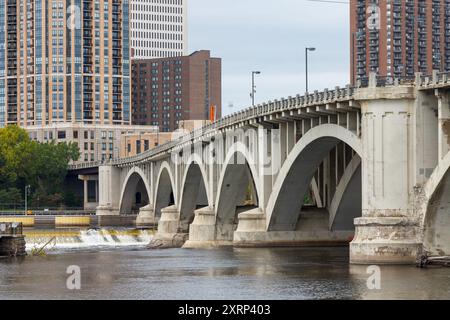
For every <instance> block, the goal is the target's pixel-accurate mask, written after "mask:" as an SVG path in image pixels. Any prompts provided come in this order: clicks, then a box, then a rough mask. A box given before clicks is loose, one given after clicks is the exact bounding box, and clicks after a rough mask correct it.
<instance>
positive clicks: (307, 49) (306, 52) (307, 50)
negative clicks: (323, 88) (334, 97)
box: [305, 47, 316, 93]
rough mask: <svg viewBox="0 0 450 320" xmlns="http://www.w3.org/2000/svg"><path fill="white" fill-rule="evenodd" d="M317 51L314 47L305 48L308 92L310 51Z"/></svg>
mask: <svg viewBox="0 0 450 320" xmlns="http://www.w3.org/2000/svg"><path fill="white" fill-rule="evenodd" d="M309 51H311V52H313V51H316V48H314V47H306V48H305V66H306V93H308V89H309V88H308V52H309Z"/></svg>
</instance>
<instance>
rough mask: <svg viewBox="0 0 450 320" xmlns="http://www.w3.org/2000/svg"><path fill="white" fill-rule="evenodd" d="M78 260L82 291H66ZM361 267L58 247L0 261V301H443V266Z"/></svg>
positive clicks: (263, 255) (315, 252)
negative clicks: (374, 270) (372, 273)
mask: <svg viewBox="0 0 450 320" xmlns="http://www.w3.org/2000/svg"><path fill="white" fill-rule="evenodd" d="M69 265H79V266H80V267H81V272H82V280H81V282H82V290H80V291H69V290H67V289H66V287H65V285H66V279H67V278H66V277H67V275H66V268H67V267H68V266H69ZM381 272H382V273H381V274H382V281H381V284H382V289H381V290H374V291H371V290H368V289H367V286H366V281H367V278H368V276H369V275H368V274H367V268H366V267H363V266H350V265H349V263H348V249H346V248H273V249H244V248H239V249H232V248H230V249H221V250H182V249H171V250H161V251H146V250H132V251H130V250H126V249H123V250H115V251H104V252H69V253H68V252H64V253H59V254H52V255H49V256H47V257H26V258H24V259H7V260H0V299H11V298H29V299H55V298H59V299H444V298H446V299H448V298H450V291H449V289H450V270H449V269H429V270H419V269H416V268H414V267H398V266H397V267H389V266H386V267H381Z"/></svg>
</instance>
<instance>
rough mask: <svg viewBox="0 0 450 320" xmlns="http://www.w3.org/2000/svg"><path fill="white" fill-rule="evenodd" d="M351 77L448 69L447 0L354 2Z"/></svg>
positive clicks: (449, 16)
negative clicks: (373, 73) (375, 73)
mask: <svg viewBox="0 0 450 320" xmlns="http://www.w3.org/2000/svg"><path fill="white" fill-rule="evenodd" d="M350 8H351V13H350V16H351V19H350V20H351V28H350V30H351V35H350V36H351V75H352V79H351V80H352V83H355V81H356V79H363V78H367V77H368V75H369V73H371V72H377V73H378V74H379V75H381V76H387V77H413V76H414V74H415V72H422V73H425V74H431V73H432V71H433V70H440V71H450V1H449V0H433V1H431V0H351V3H350Z"/></svg>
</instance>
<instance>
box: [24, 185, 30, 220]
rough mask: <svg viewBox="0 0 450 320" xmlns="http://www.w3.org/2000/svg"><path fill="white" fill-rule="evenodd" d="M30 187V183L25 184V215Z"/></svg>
mask: <svg viewBox="0 0 450 320" xmlns="http://www.w3.org/2000/svg"><path fill="white" fill-rule="evenodd" d="M30 188H31V186H30V185H27V186H25V215H27V213H28V192H29V190H30Z"/></svg>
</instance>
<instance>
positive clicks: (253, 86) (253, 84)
mask: <svg viewBox="0 0 450 320" xmlns="http://www.w3.org/2000/svg"><path fill="white" fill-rule="evenodd" d="M256 74H261V71H252V93H250V97H251V98H252V106H253V107H254V106H255V93H256V86H255V75H256Z"/></svg>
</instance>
